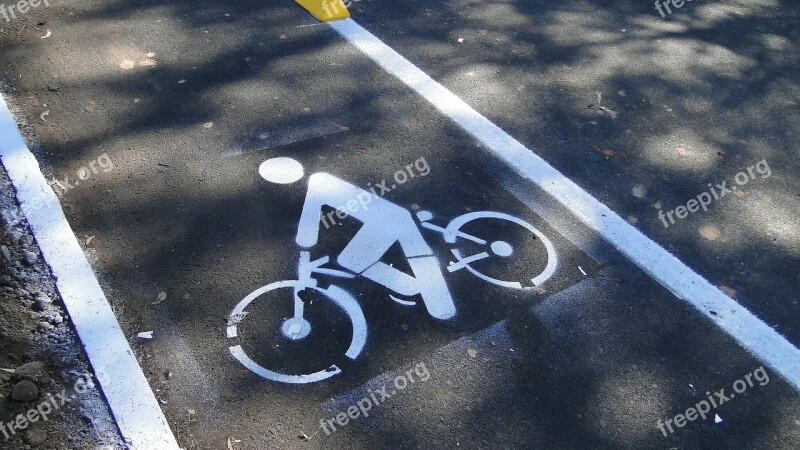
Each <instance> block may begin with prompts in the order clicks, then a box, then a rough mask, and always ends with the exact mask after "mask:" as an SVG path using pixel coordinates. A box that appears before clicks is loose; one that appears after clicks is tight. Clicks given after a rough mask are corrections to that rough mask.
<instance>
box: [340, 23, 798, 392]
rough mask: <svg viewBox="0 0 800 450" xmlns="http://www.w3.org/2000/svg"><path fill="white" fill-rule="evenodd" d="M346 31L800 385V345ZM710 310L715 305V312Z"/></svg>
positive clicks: (380, 47) (393, 56)
mask: <svg viewBox="0 0 800 450" xmlns="http://www.w3.org/2000/svg"><path fill="white" fill-rule="evenodd" d="M328 24H329V25H330V26H331V27H332V28H333V29H334V30H336V31H337V32H338V33H339V34H340V35H341V36H342V37H344V38H345V39H347V40H348V41H349V42H350V43H351V44H353V45H354V46H355V47H357V48H358V49H359V50H361V51H362V52H364V53H365V54H366V55H367V56H369V57H370V58H371V59H372V60H373V61H375V62H376V63H378V65H380V66H381V67H383V68H384V69H385V70H386V71H387V72H389V73H390V74H392V75H394V76H395V77H397V78H399V79H400V80H401V81H403V82H404V83H405V84H407V85H408V86H409V87H410V88H411V89H413V90H414V91H416V92H417V93H419V94H420V95H421V96H423V97H424V98H425V99H426V100H427V101H428V102H430V103H431V104H432V105H433V106H435V107H436V108H437V109H438V110H439V111H441V112H442V113H444V114H445V115H447V116H448V117H450V118H451V119H452V120H453V121H455V122H456V123H457V124H458V125H459V126H460V127H461V128H463V129H464V130H465V131H466V132H467V133H469V134H470V135H472V136H473V137H474V138H475V139H478V140H479V141H480V142H482V143H483V144H484V145H485V146H486V148H488V149H489V150H490V151H491V153H492V154H494V155H495V156H497V157H499V158H500V159H501V160H503V161H504V162H505V163H506V164H508V165H509V166H510V167H512V168H513V169H514V170H515V171H516V172H517V173H519V174H520V176H522V177H523V178H525V179H528V180H530V181H531V182H533V183H535V184H536V185H537V186H539V187H540V188H541V189H542V190H544V191H545V192H547V193H548V194H549V195H551V196H553V198H555V199H556V200H557V201H558V202H560V203H561V204H562V205H564V207H565V208H566V209H568V210H569V211H570V212H572V214H574V215H575V216H576V217H577V218H578V219H579V220H580V221H581V222H583V223H584V224H586V225H587V226H588V227H590V228H592V229H594V230H596V231H597V232H598V233H600V234H601V235H602V236H604V237H605V239H606V240H608V241H609V242H610V243H611V244H612V245H613V246H614V247H616V248H617V249H618V250H619V251H620V252H621V253H623V254H624V255H626V256H627V257H628V258H630V259H631V261H633V262H634V263H635V264H636V265H638V266H639V267H641V268H642V269H643V270H644V271H645V272H647V273H648V274H649V275H650V276H652V277H653V278H654V279H656V280H657V281H658V282H659V283H661V285H663V286H664V287H666V288H667V289H669V290H670V291H671V292H672V293H673V294H675V296H676V297H678V298H680V299H682V300H685V301H686V302H688V303H689V304H691V305H692V306H694V307H695V308H696V309H697V310H699V311H700V312H701V313H702V314H704V315H705V316H706V317H707V318H708V319H709V320H711V321H713V322H714V323H716V324H717V325H718V326H719V327H720V328H721V329H722V330H724V331H725V332H726V333H728V334H729V335H730V336H732V337H733V338H734V339H736V341H738V342H739V344H741V345H742V346H743V347H744V348H745V349H747V350H748V351H750V352H751V353H752V354H753V355H754V356H755V357H757V358H758V359H760V360H761V361H763V362H764V363H766V364H767V365H768V366H770V367H771V368H772V369H773V370H774V371H776V372H777V373H779V374H781V375H782V376H783V377H784V378H786V380H787V381H789V382H790V383H791V384H792V385H793V386H794V388H795V389H797V390H800V350H798V349H797V348H796V347H795V346H793V345H792V344H791V343H790V342H789V341H788V340H786V338H784V337H783V336H781V335H780V334H778V333H777V332H776V331H775V330H773V329H772V328H770V327H769V326H768V325H767V324H765V323H764V322H762V321H761V320H760V319H758V318H757V317H755V316H754V315H753V314H752V313H751V312H750V311H748V310H747V309H745V308H744V307H742V306H741V305H739V304H738V303H736V302H735V301H734V300H732V299H731V298H729V297H727V296H726V295H725V294H723V293H722V292H721V291H720V290H719V289H717V288H716V287H715V286H714V285H712V284H711V283H709V282H708V281H706V279H705V278H703V277H701V276H700V275H698V274H697V273H695V272H694V271H693V270H692V269H690V268H689V267H687V266H686V265H685V264H683V263H682V262H681V261H680V260H678V259H677V258H676V257H674V256H672V255H671V254H670V253H669V252H667V251H666V250H664V249H663V248H661V247H660V246H659V245H658V244H656V243H655V242H653V241H652V240H650V239H649V238H648V237H647V236H645V235H644V234H642V233H641V232H640V231H639V230H637V229H636V228H634V227H633V226H632V225H630V224H629V223H628V222H627V221H625V220H623V219H622V218H621V217H619V216H618V215H617V214H615V213H614V212H613V211H611V210H610V209H609V208H608V207H607V206H605V205H604V204H602V203H600V202H599V201H598V200H597V199H595V198H594V197H592V196H591V195H589V193H587V192H586V191H584V190H583V189H581V188H580V187H579V186H578V185H576V184H575V183H573V182H572V181H570V180H569V179H568V178H567V177H565V176H564V175H563V174H561V173H560V172H559V171H558V170H556V169H555V168H553V167H552V166H551V165H550V164H548V163H547V162H546V161H545V160H543V159H542V158H540V157H539V156H538V155H536V154H535V153H533V152H532V151H531V150H529V149H528V148H526V147H525V146H524V145H522V144H521V143H519V142H518V141H517V140H516V139H514V138H513V137H511V136H509V135H508V134H507V133H506V132H505V131H503V130H502V129H500V128H499V127H498V126H497V125H495V124H493V123H492V122H491V121H489V119H487V118H485V117H483V116H482V115H481V114H480V113H478V112H477V111H475V110H474V109H472V108H471V107H470V106H469V105H468V104H466V103H465V102H464V101H463V100H461V99H460V98H458V97H457V96H456V95H454V94H453V93H452V92H450V91H448V90H447V89H446V88H445V87H444V86H442V85H441V84H439V83H437V82H436V81H434V80H433V79H432V78H431V77H429V76H428V75H427V74H425V73H424V72H423V71H422V70H420V69H419V68H417V67H416V66H415V65H413V64H412V63H411V62H409V61H408V60H406V59H405V58H403V57H402V56H401V55H400V54H398V53H397V52H396V51H394V50H392V49H391V48H390V47H389V46H387V45H386V44H384V43H383V42H381V41H380V39H378V38H377V37H375V36H373V35H372V34H371V33H370V32H369V31H367V30H365V29H364V28H362V27H361V26H360V25H358V24H357V23H356V22H355V21H353V20H352V19H345V20H340V21H334V22H328ZM712 311H713V313H712Z"/></svg>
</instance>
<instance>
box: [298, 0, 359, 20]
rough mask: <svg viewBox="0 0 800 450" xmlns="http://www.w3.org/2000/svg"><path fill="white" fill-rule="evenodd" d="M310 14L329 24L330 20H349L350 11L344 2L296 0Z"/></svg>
mask: <svg viewBox="0 0 800 450" xmlns="http://www.w3.org/2000/svg"><path fill="white" fill-rule="evenodd" d="M294 1H296V2H297V3H299V4H300V6H302V7H303V8H305V9H306V10H307V11H308V12H310V13H311V14H312V15H313V16H314V17H316V18H317V19H319V20H321V21H322V22H327V21H329V20H337V19H347V18H348V17H350V11H348V10H347V7H346V6H344V2H343V1H342V0H294Z"/></svg>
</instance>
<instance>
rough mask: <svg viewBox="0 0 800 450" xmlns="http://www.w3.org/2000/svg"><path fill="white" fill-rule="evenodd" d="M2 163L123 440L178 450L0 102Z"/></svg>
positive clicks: (53, 199)
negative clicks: (36, 205) (36, 202)
mask: <svg viewBox="0 0 800 450" xmlns="http://www.w3.org/2000/svg"><path fill="white" fill-rule="evenodd" d="M0 159H2V162H3V165H4V166H5V169H6V172H7V173H8V176H9V178H10V180H11V183H12V184H13V186H14V188H15V190H16V197H17V201H18V202H19V204H20V205H21V206H27V205H33V203H32V202H33V200H34V199H39V202H40V203H41V204H42V206H41V207H39V208H34V207H23V208H21V209H22V211H23V213H24V214H25V217H26V218H27V220H28V224H29V225H30V227H31V231H32V232H33V236H34V238H35V239H36V242H37V244H38V245H39V248H40V249H41V251H42V256H43V258H44V261H45V263H46V264H47V265H48V266H49V267H50V270H51V272H52V275H53V278H54V281H55V285H56V288H57V289H58V292H59V294H60V295H61V298H62V299H63V301H64V306H65V307H66V309H67V313H68V315H69V318H70V320H71V322H72V324H73V326H74V327H75V330H76V332H77V334H78V337H79V338H80V341H81V343H82V345H83V349H84V351H85V352H86V355H87V357H88V358H89V362H90V363H91V365H92V367H93V369H94V371H95V373H104V375H106V376H103V377H100V378H103V379H104V380H105V382H103V380H99V379H98V380H97V382H99V384H100V387H101V389H102V393H103V396H104V397H105V399H106V403H107V404H108V407H109V409H110V410H111V414H112V416H113V417H114V420H115V421H116V424H117V428H119V431H120V433H121V435H122V438H123V440H124V441H125V442H126V443H127V444H129V445H131V446H132V447H133V448H135V449H142V450H145V449H146V450H150V449H156V448H157V449H179V448H180V447H179V446H178V444H177V441H176V440H175V436H174V435H173V434H172V430H171V429H170V427H169V424H168V423H167V420H166V418H165V417H164V414H163V412H162V411H161V407H160V406H159V404H158V401H157V400H156V397H155V395H154V394H153V391H152V390H151V388H150V384H149V383H148V382H147V378H145V376H144V372H142V369H141V367H140V366H139V363H138V361H137V360H136V357H135V356H134V354H133V351H132V350H131V347H130V345H129V344H128V341H127V339H125V335H124V334H123V332H122V329H121V328H120V326H119V322H117V318H116V317H115V316H114V312H113V311H112V310H111V305H110V304H109V303H108V300H107V299H106V296H105V294H104V293H103V290H102V288H101V287H100V283H99V282H98V281H97V277H96V276H95V274H94V271H93V270H92V267H91V266H90V265H89V261H87V259H86V256H85V255H84V253H83V249H81V246H80V244H79V243H78V240H77V239H76V238H75V234H74V233H73V231H72V228H71V227H70V225H69V223H68V222H67V218H66V216H65V215H64V211H63V210H62V209H61V204H60V203H59V201H58V198H57V197H56V195H55V193H54V192H53V190H52V189H50V186H49V185H48V184H47V181H46V180H45V178H44V175H43V174H42V172H41V170H40V169H39V163H38V161H37V160H36V157H35V156H34V155H33V153H31V151H30V150H29V149H28V146H27V145H26V143H25V140H24V139H23V137H22V135H21V134H20V132H19V130H18V129H17V124H16V122H15V121H14V117H13V116H12V114H11V111H10V110H9V108H8V105H7V104H6V101H5V98H4V96H3V95H2V94H0Z"/></svg>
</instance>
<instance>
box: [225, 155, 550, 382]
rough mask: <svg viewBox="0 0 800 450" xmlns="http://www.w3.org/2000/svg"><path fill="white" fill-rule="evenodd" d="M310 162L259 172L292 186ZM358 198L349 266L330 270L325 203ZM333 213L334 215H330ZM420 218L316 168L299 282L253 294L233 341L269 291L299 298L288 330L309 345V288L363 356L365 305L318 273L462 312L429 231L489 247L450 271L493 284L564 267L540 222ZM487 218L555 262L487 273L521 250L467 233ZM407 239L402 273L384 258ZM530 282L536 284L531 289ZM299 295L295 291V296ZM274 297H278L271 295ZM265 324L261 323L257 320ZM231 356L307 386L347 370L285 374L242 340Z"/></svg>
mask: <svg viewBox="0 0 800 450" xmlns="http://www.w3.org/2000/svg"><path fill="white" fill-rule="evenodd" d="M303 173H304V170H303V168H302V165H301V164H300V163H299V162H297V161H295V160H293V159H291V158H285V157H282V158H273V159H269V160H267V161H264V162H263V163H262V164H261V166H260V167H259V174H260V175H261V176H262V178H264V179H265V180H267V181H269V182H273V183H278V184H288V183H292V182H295V181H298V180H300V179H301V178H302V176H303ZM356 201H357V202H358V203H359V204H360V205H361V207H360V208H348V215H349V216H351V217H353V218H354V219H356V220H358V221H359V222H361V223H362V225H361V227H360V228H359V230H358V232H357V233H356V234H355V235H354V236H353V237H352V239H351V240H350V242H349V243H348V244H347V245H346V246H345V248H344V249H343V250H342V252H341V254H339V255H338V256H336V258H335V259H336V263H337V264H338V265H339V266H340V267H341V268H342V269H344V270H341V269H334V268H330V267H324V266H325V265H326V264H329V263H330V256H323V257H321V258H318V259H315V260H313V261H312V260H311V253H310V249H312V248H313V247H314V246H315V245H317V243H318V241H319V238H320V228H321V226H320V225H321V223H320V217H321V214H322V213H323V208H325V207H328V208H334V209H337V211H340V210H341V209H343V206H342V205H348V204H354V202H356ZM329 214H330V213H329ZM416 217H417V220H418V221H419V225H418V224H417V222H416V221H415V220H414V216H413V215H412V214H411V212H409V211H408V210H407V209H405V208H403V207H401V206H399V205H396V204H394V203H392V202H390V201H388V200H386V199H384V198H381V197H379V196H377V195H375V194H373V193H370V192H368V191H366V190H364V189H361V188H359V187H357V186H354V185H352V184H350V183H348V182H346V181H344V180H341V179H339V178H337V177H335V176H333V175H330V174H327V173H315V174H312V175H311V176H310V177H309V179H308V189H307V192H306V197H305V202H304V204H303V212H302V214H301V216H300V221H299V224H298V227H297V236H296V238H295V241H296V243H297V244H298V245H299V246H300V247H302V248H303V250H300V252H299V253H300V256H299V262H298V265H297V280H287V281H279V282H275V283H272V284H268V285H266V286H264V287H261V288H259V289H256V290H255V291H253V292H252V293H251V294H250V295H248V296H247V297H245V298H244V299H243V300H242V301H241V302H239V304H238V305H236V307H235V308H234V309H233V311H232V312H231V314H230V316H229V322H228V323H229V324H228V328H227V337H228V338H236V339H239V338H240V333H239V324H240V323H242V322H244V321H258V320H259V319H258V317H257V315H254V314H250V311H249V310H248V308H249V307H250V306H251V305H252V304H253V303H254V302H264V301H268V300H266V299H267V297H268V296H267V294H270V293H272V292H274V291H278V290H285V291H286V295H285V299H287V300H290V301H291V302H292V303H293V310H294V315H293V316H292V317H290V318H286V319H285V320H283V323H282V324H281V325H280V334H281V335H282V337H283V338H284V339H285V340H286V342H294V343H302V342H303V340H305V339H307V338H308V337H309V335H311V334H312V333H314V332H315V331H317V332H323V331H322V330H315V329H314V326H312V324H311V323H310V322H309V321H308V320H307V319H306V316H305V309H306V299H305V298H304V297H305V296H307V295H308V294H309V293H314V294H316V295H318V296H319V295H321V296H322V298H323V299H327V300H329V301H331V302H332V303H333V304H334V305H336V306H337V308H338V309H339V310H340V311H342V312H343V313H344V314H345V316H346V317H347V319H348V321H349V325H350V327H351V328H352V338H351V339H350V343H349V346H348V349H347V350H346V352H345V356H346V357H347V358H349V359H350V360H355V359H356V358H358V356H359V355H360V354H361V351H362V350H363V349H364V346H365V345H366V341H367V322H366V319H365V318H364V313H363V312H362V310H361V306H360V305H359V303H358V302H357V301H356V300H355V299H354V297H353V296H352V295H350V294H349V293H348V292H347V291H345V290H344V289H342V288H340V287H339V286H336V285H330V286H329V287H328V288H327V289H322V288H321V287H319V286H318V280H317V278H316V277H317V276H319V275H325V276H328V277H334V278H339V279H352V278H355V277H357V276H362V277H364V278H367V279H369V280H371V281H373V282H375V283H377V284H379V285H381V286H384V287H385V288H387V289H388V290H389V291H391V293H392V294H396V295H399V296H401V297H406V298H409V297H410V298H420V299H421V300H422V303H423V304H424V306H425V308H426V310H427V311H428V314H430V315H431V317H433V318H435V319H439V320H447V319H451V318H453V317H454V316H455V315H456V312H457V311H456V306H455V302H454V301H453V298H452V296H451V294H450V290H449V289H448V287H447V283H446V282H445V280H444V272H443V271H442V269H441V264H440V261H439V260H438V258H436V257H435V256H434V255H433V251H432V250H431V248H430V247H429V246H428V243H427V242H426V241H425V238H424V237H423V236H422V232H421V229H426V230H430V231H433V232H435V233H438V234H439V235H441V236H442V238H443V240H444V242H445V243H447V244H456V245H457V244H459V243H460V242H462V241H463V242H469V243H471V244H472V245H475V244H477V245H479V246H481V248H482V250H481V251H479V252H477V253H474V254H472V255H469V256H465V255H464V254H463V252H462V250H461V249H459V248H453V249H451V252H452V254H453V256H454V257H455V259H456V260H455V261H451V262H450V264H449V266H448V267H447V272H456V271H458V270H461V269H466V270H467V271H468V272H469V273H471V274H473V275H475V276H476V277H478V278H479V279H481V280H483V281H486V282H487V283H491V284H495V285H498V286H503V287H508V288H512V289H532V288H533V287H534V286H538V285H540V284H542V283H544V282H545V281H547V280H548V279H549V278H550V277H552V276H553V274H554V273H555V271H556V266H557V257H556V249H555V246H553V244H552V242H550V240H549V239H548V238H547V236H545V235H544V234H543V233H542V232H541V231H539V230H538V229H536V228H535V227H534V226H533V225H531V224H529V223H528V222H525V221H524V220H522V219H519V218H517V217H514V216H511V215H508V214H504V213H499V212H493V211H480V212H472V213H469V214H464V215H462V216H459V217H456V218H455V219H453V220H452V221H451V222H450V223H449V224H448V225H447V226H446V227H444V228H443V227H440V226H437V225H435V224H433V223H431V221H432V220H433V218H434V216H433V214H432V213H430V212H428V211H420V212H418V213H417V214H416ZM479 221H482V222H483V221H485V222H489V223H497V222H502V223H503V224H504V225H509V224H511V225H516V226H517V227H520V228H521V229H522V230H524V233H525V234H526V235H530V236H531V237H532V239H531V241H537V242H540V243H541V245H542V246H543V247H544V254H545V255H546V258H547V261H546V264H545V267H544V269H543V270H542V271H541V272H540V273H538V274H536V275H534V276H532V277H531V278H530V279H528V280H526V281H525V283H524V284H523V283H522V282H520V281H505V280H500V279H497V278H493V277H491V276H489V275H486V274H484V273H481V272H480V271H479V270H478V269H476V268H475V267H474V263H476V262H478V261H482V260H487V259H489V258H510V257H513V256H514V255H515V248H514V247H513V246H512V244H510V243H509V242H507V241H505V240H492V241H488V240H486V239H482V238H481V237H479V236H473V235H471V234H469V233H467V232H465V231H464V228H465V226H466V225H467V224H474V223H477V222H479ZM395 244H399V246H400V249H401V250H402V252H403V256H404V257H405V258H406V260H407V262H408V265H409V267H410V268H411V273H412V274H408V273H405V272H402V271H400V270H398V269H396V268H394V267H392V266H391V265H389V264H386V263H384V262H381V261H380V260H381V258H383V256H384V255H385V254H386V253H387V252H388V251H389V249H390V247H392V246H394V245H395ZM525 284H530V285H531V286H525ZM290 292H291V294H290ZM388 297H389V299H391V300H392V301H394V302H395V303H397V304H400V305H403V306H408V307H414V306H417V302H415V301H410V300H408V299H402V298H398V297H396V296H395V295H391V294H390V295H389V296H388ZM269 298H273V296H272V295H269ZM256 323H257V322H256ZM230 352H231V355H233V357H234V358H236V359H237V360H238V361H239V362H240V363H242V365H244V366H245V367H247V368H248V369H250V370H251V371H252V372H253V373H255V374H257V375H259V376H261V377H263V378H266V379H269V380H272V381H277V382H280V383H291V384H305V383H313V382H318V381H322V380H325V379H327V378H330V377H332V376H334V375H338V374H339V373H341V369H340V368H339V367H338V366H336V364H333V362H332V363H331V365H330V366H328V367H327V368H323V369H321V370H318V371H315V372H311V373H298V374H292V373H282V372H280V371H278V370H277V369H269V368H266V367H264V366H262V365H261V364H259V363H257V362H256V361H254V360H253V359H252V358H251V357H250V356H248V354H247V353H246V352H245V350H244V349H243V348H242V346H241V345H233V346H231V347H230Z"/></svg>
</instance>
